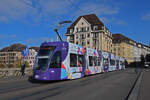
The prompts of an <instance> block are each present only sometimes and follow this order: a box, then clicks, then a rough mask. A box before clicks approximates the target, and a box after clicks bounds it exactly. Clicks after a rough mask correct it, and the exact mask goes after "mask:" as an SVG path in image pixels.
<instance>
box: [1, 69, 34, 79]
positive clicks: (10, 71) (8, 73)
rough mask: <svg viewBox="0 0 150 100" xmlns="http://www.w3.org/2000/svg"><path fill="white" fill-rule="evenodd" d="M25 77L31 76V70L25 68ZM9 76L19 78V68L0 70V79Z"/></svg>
mask: <svg viewBox="0 0 150 100" xmlns="http://www.w3.org/2000/svg"><path fill="white" fill-rule="evenodd" d="M25 75H32V68H26V69H25ZM10 76H21V72H20V68H0V77H10Z"/></svg>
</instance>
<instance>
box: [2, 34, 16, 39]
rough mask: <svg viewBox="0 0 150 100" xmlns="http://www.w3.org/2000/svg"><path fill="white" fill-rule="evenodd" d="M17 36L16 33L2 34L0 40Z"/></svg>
mask: <svg viewBox="0 0 150 100" xmlns="http://www.w3.org/2000/svg"><path fill="white" fill-rule="evenodd" d="M16 37H17V36H16V34H11V35H9V34H0V40H6V39H15V38H16Z"/></svg>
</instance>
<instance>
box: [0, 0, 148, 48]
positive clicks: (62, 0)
mask: <svg viewBox="0 0 150 100" xmlns="http://www.w3.org/2000/svg"><path fill="white" fill-rule="evenodd" d="M149 4H150V1H149V0H0V48H3V47H5V46H9V45H11V44H13V43H22V44H25V45H28V46H39V45H40V44H41V42H43V41H54V40H56V34H55V32H54V31H53V30H54V28H55V27H56V25H57V23H58V22H60V21H64V20H71V21H74V20H75V19H76V18H77V17H78V16H80V15H84V14H93V13H95V14H96V15H97V16H98V17H99V18H100V20H102V21H103V22H104V24H105V25H106V27H107V28H108V29H109V30H110V32H112V33H122V34H123V35H125V36H127V37H129V38H131V39H133V40H135V41H137V42H140V43H143V44H149V42H150V33H149V32H150V6H149ZM69 25H70V24H66V25H64V26H63V27H62V28H61V29H60V33H61V36H62V37H63V38H64V39H65V32H66V28H67V27H68V26H69Z"/></svg>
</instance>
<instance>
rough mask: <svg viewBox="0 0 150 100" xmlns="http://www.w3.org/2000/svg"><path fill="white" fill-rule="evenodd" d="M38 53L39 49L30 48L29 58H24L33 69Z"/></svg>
mask: <svg viewBox="0 0 150 100" xmlns="http://www.w3.org/2000/svg"><path fill="white" fill-rule="evenodd" d="M37 53H38V47H31V48H29V55H28V57H26V58H24V60H25V61H27V62H28V64H29V65H30V66H31V67H33V65H34V62H35V58H36V56H37Z"/></svg>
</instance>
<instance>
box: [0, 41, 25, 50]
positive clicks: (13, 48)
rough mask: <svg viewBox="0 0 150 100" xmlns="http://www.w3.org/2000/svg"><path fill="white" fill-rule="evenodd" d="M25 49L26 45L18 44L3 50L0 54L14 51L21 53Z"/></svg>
mask: <svg viewBox="0 0 150 100" xmlns="http://www.w3.org/2000/svg"><path fill="white" fill-rule="evenodd" d="M25 47H26V46H25V45H22V44H19V43H17V44H13V45H11V46H8V47H5V48H3V49H1V50H0V52H13V51H17V52H21V51H22V50H23V49H24V48H25Z"/></svg>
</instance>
